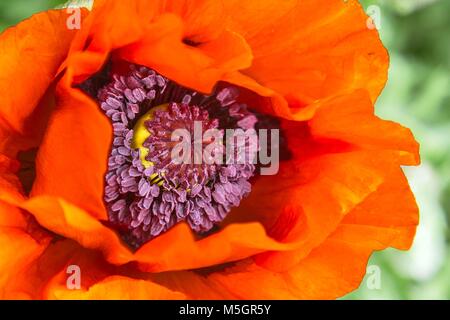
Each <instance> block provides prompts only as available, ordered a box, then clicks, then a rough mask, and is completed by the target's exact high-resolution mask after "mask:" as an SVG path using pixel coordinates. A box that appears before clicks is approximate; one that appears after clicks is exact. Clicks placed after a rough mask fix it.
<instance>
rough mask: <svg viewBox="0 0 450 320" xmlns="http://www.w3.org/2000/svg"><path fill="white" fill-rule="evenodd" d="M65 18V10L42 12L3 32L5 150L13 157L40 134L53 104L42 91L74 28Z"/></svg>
mask: <svg viewBox="0 0 450 320" xmlns="http://www.w3.org/2000/svg"><path fill="white" fill-rule="evenodd" d="M67 18H68V14H67V13H66V11H65V10H51V11H47V12H43V13H39V14H36V15H34V16H32V17H31V18H29V19H27V20H25V21H23V22H21V23H19V24H18V25H17V26H14V27H11V28H9V29H7V30H6V31H5V32H3V33H2V34H1V35H0V52H1V54H0V68H1V70H2V72H1V74H0V96H1V97H2V104H1V106H0V152H2V153H3V152H6V153H8V155H10V156H15V153H16V152H17V150H19V149H24V148H27V147H28V148H29V147H31V146H32V145H36V144H37V141H38V140H39V137H40V136H41V135H42V131H43V127H44V126H45V123H46V120H47V116H48V108H49V105H48V104H49V103H48V101H46V100H45V98H44V96H45V93H46V92H47V90H48V88H49V87H50V85H51V83H52V82H53V81H54V79H55V76H56V75H57V71H58V68H59V66H60V64H61V63H62V61H63V59H64V58H65V55H66V54H67V52H68V49H69V45H70V42H71V40H72V38H73V36H74V33H75V31H73V30H69V28H67V24H66V21H67ZM19 84H20V85H19ZM18 85H19V87H16V86H18ZM42 100H44V101H42Z"/></svg>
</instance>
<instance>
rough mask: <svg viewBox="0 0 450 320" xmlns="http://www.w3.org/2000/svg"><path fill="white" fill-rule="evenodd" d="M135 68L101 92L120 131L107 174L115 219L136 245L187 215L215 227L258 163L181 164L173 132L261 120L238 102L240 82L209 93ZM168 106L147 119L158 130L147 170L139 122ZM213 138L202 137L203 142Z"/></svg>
mask: <svg viewBox="0 0 450 320" xmlns="http://www.w3.org/2000/svg"><path fill="white" fill-rule="evenodd" d="M130 68H131V71H130V72H129V73H128V74H127V75H119V74H114V75H113V76H112V81H111V82H110V83H109V84H107V85H106V86H104V87H103V88H102V89H100V90H99V92H98V100H99V103H100V106H101V108H102V110H104V112H105V114H106V116H107V117H108V118H109V119H110V120H111V122H112V126H113V133H114V138H113V145H112V150H111V154H110V156H109V159H108V172H107V173H106V176H105V182H106V183H105V196H104V199H105V202H106V207H107V210H108V215H109V220H110V222H111V223H112V224H113V225H114V226H116V227H117V229H118V230H121V232H122V235H123V236H124V239H125V240H126V241H127V242H128V243H129V244H130V245H131V246H133V247H135V248H137V247H139V246H141V245H142V244H144V243H145V242H147V241H149V240H150V239H152V238H154V237H156V236H158V235H160V234H161V233H162V232H165V231H167V230H168V229H169V228H171V227H172V226H173V225H175V224H176V223H178V222H181V221H186V222H187V223H188V224H189V226H190V227H191V228H192V230H194V231H195V232H199V233H204V232H207V231H209V230H211V229H212V228H213V227H214V225H216V224H218V223H220V222H221V221H222V220H223V219H224V218H225V217H226V216H227V214H228V213H229V212H230V211H231V209H232V208H233V207H236V206H238V205H239V204H240V201H241V200H242V199H243V198H244V197H246V196H247V195H248V194H249V193H250V191H251V184H250V183H249V179H250V178H251V177H252V176H253V175H254V172H255V166H254V165H253V164H252V163H250V162H249V163H243V164H203V163H202V164H194V163H193V164H185V163H181V164H179V163H174V162H173V160H172V159H171V151H172V148H173V145H174V143H173V141H171V134H172V132H173V131H174V130H175V129H179V128H184V129H186V130H188V131H190V132H191V131H192V128H193V127H194V126H193V124H194V122H195V121H197V122H200V123H201V125H202V130H203V132H205V131H206V130H208V129H217V130H219V131H220V132H223V131H224V130H225V129H234V128H242V129H244V130H245V129H251V128H254V127H255V125H256V123H257V118H256V116H255V115H253V114H252V113H251V112H249V111H248V110H247V107H246V106H245V105H242V104H239V103H238V102H236V98H237V96H238V92H237V89H236V88H225V89H222V90H220V91H218V92H216V93H215V94H213V95H211V96H205V95H203V94H200V93H197V92H194V91H192V90H189V89H187V88H184V87H181V86H179V85H177V84H176V83H174V82H172V81H170V80H168V79H166V78H164V77H162V76H161V75H159V74H157V73H156V72H155V71H153V70H151V69H148V68H146V67H137V66H134V65H131V66H130ZM163 104H169V106H168V108H167V110H158V111H155V112H154V116H153V118H152V119H150V120H149V121H147V122H146V123H145V128H146V129H147V130H148V132H149V133H150V136H149V138H148V139H147V140H146V141H145V142H144V147H145V148H147V149H148V150H149V153H148V155H147V157H146V160H147V161H151V162H152V163H153V166H150V167H147V168H146V167H145V166H144V165H143V163H142V161H141V159H140V152H141V151H140V149H134V148H133V147H132V145H133V144H132V140H133V135H134V131H133V128H134V125H135V124H136V122H137V121H138V120H139V118H140V117H141V116H143V115H145V114H146V113H147V112H148V111H149V110H151V109H152V108H154V107H157V106H160V105H163ZM209 142H210V141H201V143H202V144H203V145H206V144H208V143H209ZM155 174H157V175H158V176H157V177H156V178H155ZM155 180H158V181H157V183H155Z"/></svg>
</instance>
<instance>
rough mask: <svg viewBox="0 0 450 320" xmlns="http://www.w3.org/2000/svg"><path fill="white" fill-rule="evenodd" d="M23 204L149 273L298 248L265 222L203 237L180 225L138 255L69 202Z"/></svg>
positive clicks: (54, 226) (117, 260) (67, 233)
mask: <svg viewBox="0 0 450 320" xmlns="http://www.w3.org/2000/svg"><path fill="white" fill-rule="evenodd" d="M21 208H23V209H24V210H27V211H28V212H30V213H31V214H33V216H34V217H35V218H36V220H37V221H38V222H39V224H40V225H42V226H43V227H45V228H47V229H49V230H52V231H53V232H55V233H57V234H60V235H62V236H64V237H66V238H70V239H73V240H75V241H77V242H78V243H80V244H81V245H82V246H83V247H85V248H88V249H97V250H100V251H102V252H103V253H104V255H105V258H106V260H107V261H108V262H110V263H112V264H116V265H123V264H126V263H129V262H133V261H135V262H137V263H138V265H139V268H140V269H141V270H143V271H148V272H161V271H168V270H183V269H194V268H201V267H207V266H211V265H216V264H221V263H226V262H230V261H236V260H240V259H244V258H247V257H250V256H252V255H254V254H255V253H259V252H263V251H265V250H289V249H292V248H291V247H290V246H289V245H284V244H280V243H278V242H276V241H274V240H273V239H271V238H269V237H268V236H267V235H266V233H265V231H264V228H263V227H262V226H261V225H260V224H259V223H251V224H243V225H234V226H230V227H228V228H227V229H225V230H223V231H221V232H220V233H218V234H215V235H212V236H209V237H207V238H205V239H202V240H198V241H196V240H195V238H194V236H193V234H192V232H191V231H190V229H189V227H188V226H186V225H185V224H179V225H177V226H175V227H174V228H172V229H171V230H169V231H168V232H167V233H165V234H163V235H161V236H160V237H158V238H157V239H155V240H153V241H151V242H149V243H147V244H146V245H144V246H143V247H142V248H141V249H140V250H138V251H137V252H136V253H135V254H132V253H131V251H130V250H129V249H128V248H126V247H125V245H124V244H122V243H121V241H120V239H119V237H118V236H117V234H116V233H115V232H114V231H112V230H111V229H109V228H107V227H106V226H104V225H103V224H102V223H100V222H99V221H98V220H96V219H95V218H94V217H92V216H91V215H90V214H88V213H87V212H85V211H83V210H82V209H80V208H77V207H75V206H74V205H71V204H69V203H67V202H66V201H65V200H62V199H57V198H51V197H34V198H31V199H30V200H28V201H26V202H24V203H22V204H21ZM243 235H246V236H245V237H244V236H243Z"/></svg>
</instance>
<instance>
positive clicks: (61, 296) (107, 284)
mask: <svg viewBox="0 0 450 320" xmlns="http://www.w3.org/2000/svg"><path fill="white" fill-rule="evenodd" d="M47 298H48V299H58V300H181V299H185V298H186V296H185V295H184V294H182V293H179V292H174V291H171V290H169V289H167V288H165V287H163V286H160V285H158V284H156V283H153V282H150V281H148V280H136V279H131V278H127V277H121V276H112V277H108V278H106V279H104V280H102V281H101V282H99V283H96V284H94V285H93V286H91V287H89V289H87V290H68V289H67V288H65V287H63V286H62V287H56V288H50V289H48V295H47Z"/></svg>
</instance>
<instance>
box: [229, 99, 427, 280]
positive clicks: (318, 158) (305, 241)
mask: <svg viewBox="0 0 450 320" xmlns="http://www.w3.org/2000/svg"><path fill="white" fill-rule="evenodd" d="M315 109H316V110H317V111H316V115H315V117H314V118H313V119H311V120H310V121H309V122H308V123H307V126H306V127H305V126H304V124H298V123H295V122H287V123H286V124H285V125H284V128H283V129H284V132H285V134H286V136H287V137H288V144H289V145H290V146H291V151H292V153H293V157H294V159H293V160H291V161H290V162H289V163H288V164H283V163H282V165H281V168H280V172H279V173H278V175H277V179H275V180H274V179H273V177H270V176H266V177H264V176H263V177H260V178H259V180H258V181H257V182H256V183H255V184H254V186H253V190H252V193H251V194H250V196H249V197H248V198H247V199H246V200H244V201H243V202H242V204H241V206H240V207H239V208H238V209H236V210H235V211H233V212H232V214H231V217H230V218H229V220H228V223H236V222H242V218H244V217H245V220H244V221H248V220H257V221H261V222H262V223H263V225H264V226H266V228H267V230H268V234H269V235H271V236H272V237H274V238H275V239H277V240H279V241H281V242H283V243H291V244H293V245H296V246H297V250H295V251H289V252H272V253H264V254H262V255H259V256H258V257H257V258H256V261H257V262H258V263H259V264H260V265H262V266H264V267H266V268H270V269H272V270H274V271H284V270H286V269H289V268H291V267H292V266H294V265H296V264H297V263H298V262H299V261H300V259H302V258H303V257H305V256H306V255H307V254H308V253H309V252H310V251H311V249H313V248H314V247H316V246H318V245H319V244H320V243H322V242H323V241H324V240H325V238H326V237H327V236H328V235H329V234H330V233H331V232H333V231H334V230H335V229H336V228H337V226H338V224H339V223H340V221H341V220H342V219H343V218H344V217H345V216H346V214H348V212H350V210H351V209H353V208H354V207H355V206H357V205H358V204H359V203H361V202H362V201H363V200H364V199H366V197H367V196H369V195H370V194H372V193H373V192H375V191H376V190H377V189H378V187H379V186H380V185H381V184H382V183H383V182H384V181H385V180H386V179H388V178H389V175H390V174H391V172H392V171H393V170H396V169H397V168H398V167H399V165H403V164H409V165H412V164H418V162H419V156H418V144H417V143H416V142H415V140H414V137H413V136H412V134H411V133H410V131H409V130H407V129H405V128H403V127H401V126H400V125H398V124H394V123H391V122H389V121H384V120H381V119H379V118H377V117H376V116H375V115H374V114H373V107H372V104H371V102H370V99H369V97H368V96H367V94H366V93H364V92H363V91H357V92H355V93H353V94H351V95H344V96H340V97H336V98H332V99H326V100H325V101H322V102H320V103H317V105H316V106H315ZM376 128H381V130H382V131H380V130H378V131H377V130H376ZM336 139H337V140H336ZM294 146H295V147H294ZM319 213H320V214H319Z"/></svg>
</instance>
